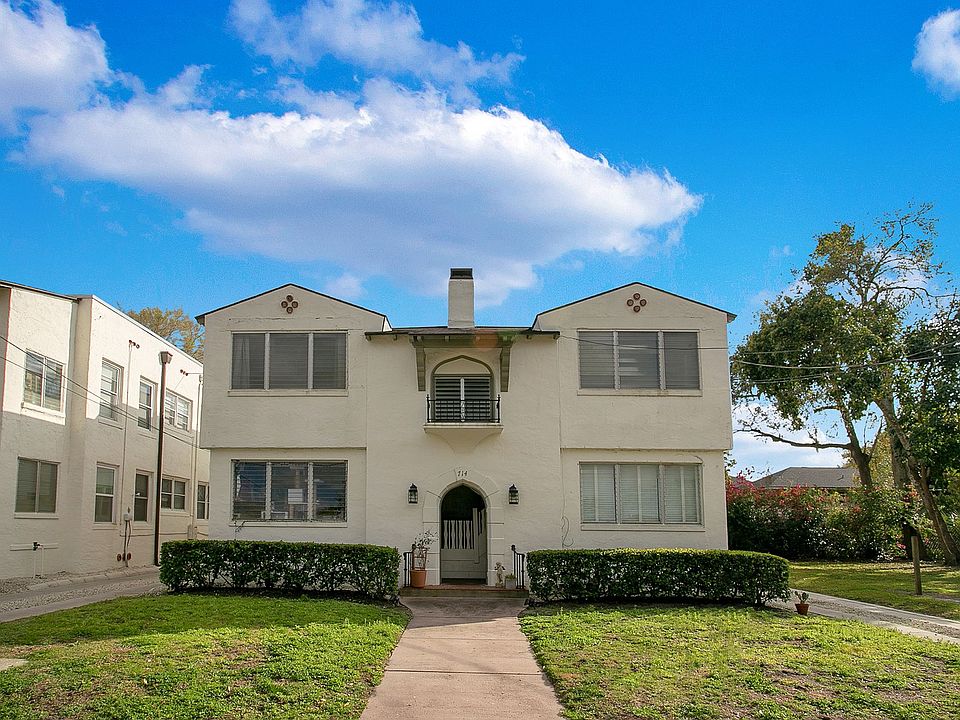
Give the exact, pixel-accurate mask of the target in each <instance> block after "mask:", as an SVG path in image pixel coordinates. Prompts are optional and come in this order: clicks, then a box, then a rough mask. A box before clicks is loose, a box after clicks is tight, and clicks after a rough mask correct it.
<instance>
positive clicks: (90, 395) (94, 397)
mask: <svg viewBox="0 0 960 720" xmlns="http://www.w3.org/2000/svg"><path fill="white" fill-rule="evenodd" d="M0 340H3V341H4V342H6V343H7V344H8V345H10V346H11V347H14V348H16V349H17V350H19V351H21V352H23V353H27V352H29V351H28V350H24V349H23V348H22V347H20V346H19V345H17V344H16V343H14V342H13V341H12V340H10V339H9V338H6V337H4V336H3V335H0ZM3 359H4V361H5V362H8V363H10V364H11V365H13V366H14V367H18V368H21V369H23V370H27V369H28V368H27V366H26V365H21V364H20V363H18V362H16V361H14V360H13V359H12V358H10V357H9V356H8V355H6V354H5V355H4V356H3ZM60 377H61V379H62V380H63V381H64V382H65V384H64V386H63V389H64V390H66V391H67V392H69V393H70V394H72V395H75V396H76V397H78V398H82V399H83V400H85V401H88V402H89V401H94V402H96V403H98V404H99V403H101V402H102V398H101V397H100V394H99V393H95V392H94V391H93V390H91V389H90V388H89V387H87V386H86V385H82V384H81V383H78V382H77V381H76V380H73V379H71V378H69V377H68V376H67V375H66V373H61V375H60ZM69 385H75V386H76V387H78V388H79V391H78V390H73V389H71V388H70V387H69ZM161 402H162V398H161ZM114 409H115V410H116V411H117V413H119V414H120V415H121V416H123V417H124V419H126V420H139V416H137V415H134V414H133V413H130V412H127V411H126V410H125V409H123V408H122V407H116V408H114ZM158 415H159V421H160V422H164V417H163V410H162V408H158ZM170 437H172V438H174V439H175V440H178V441H179V442H182V443H183V444H184V445H187V446H188V447H190V448H191V449H192V448H193V447H194V443H193V442H192V441H190V440H184V439H183V438H182V437H180V436H178V435H175V434H173V433H171V434H170Z"/></svg>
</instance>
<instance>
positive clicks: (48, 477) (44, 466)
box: [14, 458, 59, 513]
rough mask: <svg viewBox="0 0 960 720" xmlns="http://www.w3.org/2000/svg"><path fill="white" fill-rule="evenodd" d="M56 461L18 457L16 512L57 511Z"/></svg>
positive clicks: (57, 467)
mask: <svg viewBox="0 0 960 720" xmlns="http://www.w3.org/2000/svg"><path fill="white" fill-rule="evenodd" d="M58 469H59V466H58V465H57V464H56V463H49V462H43V461H42V460H27V459H25V458H20V459H19V462H18V465H17V500H16V503H15V504H14V511H15V512H18V513H54V512H56V511H57V472H58Z"/></svg>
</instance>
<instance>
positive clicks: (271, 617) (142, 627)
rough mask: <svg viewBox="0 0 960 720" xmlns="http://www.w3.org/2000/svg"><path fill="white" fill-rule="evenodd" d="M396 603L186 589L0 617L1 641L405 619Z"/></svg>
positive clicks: (399, 621)
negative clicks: (14, 617)
mask: <svg viewBox="0 0 960 720" xmlns="http://www.w3.org/2000/svg"><path fill="white" fill-rule="evenodd" d="M406 617H407V616H406V613H405V612H404V611H403V610H400V609H398V608H396V607H386V606H384V605H378V604H374V603H361V602H355V601H345V600H337V599H329V598H316V597H308V596H303V597H297V598H293V597H277V596H275V595H264V594H249V593H244V594H240V593H203V594H200V593H184V594H166V595H151V596H145V597H133V598H118V599H116V600H108V601H106V602H101V603H96V604H93V605H85V606H83V607H79V608H73V609H71V610H61V611H58V612H54V613H50V614H48V615H39V616H37V617H32V618H25V619H23V620H13V621H11V622H7V623H0V645H51V644H56V643H66V642H74V641H77V640H109V639H113V638H123V637H133V636H137V635H150V634H174V633H181V632H187V631H191V630H216V629H221V628H268V627H297V626H302V625H311V624H315V623H321V624H325V625H340V624H344V623H347V622H349V623H353V624H357V623H374V622H384V621H385V620H386V621H395V622H396V623H397V624H399V625H405V624H406Z"/></svg>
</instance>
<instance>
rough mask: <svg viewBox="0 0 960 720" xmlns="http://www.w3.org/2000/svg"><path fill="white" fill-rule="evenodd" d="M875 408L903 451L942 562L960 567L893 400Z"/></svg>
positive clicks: (957, 549) (957, 547) (958, 547)
mask: <svg viewBox="0 0 960 720" xmlns="http://www.w3.org/2000/svg"><path fill="white" fill-rule="evenodd" d="M877 407H878V408H880V412H882V413H883V418H884V420H886V422H887V427H888V428H890V430H891V431H892V432H894V433H896V436H897V441H898V443H899V446H900V450H902V451H903V456H904V458H906V463H907V469H908V470H909V473H910V477H911V478H912V479H913V482H914V485H916V488H917V491H918V492H919V493H920V500H921V501H922V502H923V509H924V510H925V511H926V513H927V517H928V518H929V519H930V522H931V523H932V524H933V529H934V531H936V533H937V539H939V540H940V546H941V548H942V549H943V556H944V561H945V562H946V564H947V565H960V544H958V543H957V539H956V538H955V537H953V534H952V533H951V532H950V527H949V526H948V525H947V522H946V520H944V519H943V514H942V513H941V512H940V507H939V506H938V505H937V499H936V498H935V497H934V496H933V492H931V490H930V483H929V482H928V478H927V473H926V470H925V469H924V468H923V467H921V465H920V463H919V462H917V459H916V458H915V457H914V456H913V453H912V452H911V447H910V438H909V437H907V434H906V432H904V430H903V427H902V426H901V425H900V419H899V418H898V417H897V414H896V411H895V409H894V405H893V400H892V399H890V398H882V399H880V400H877ZM891 447H892V445H891Z"/></svg>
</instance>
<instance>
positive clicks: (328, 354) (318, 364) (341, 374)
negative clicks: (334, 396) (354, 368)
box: [313, 333, 347, 390]
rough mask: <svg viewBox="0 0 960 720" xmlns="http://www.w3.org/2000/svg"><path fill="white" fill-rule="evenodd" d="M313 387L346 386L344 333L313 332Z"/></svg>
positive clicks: (326, 388)
mask: <svg viewBox="0 0 960 720" xmlns="http://www.w3.org/2000/svg"><path fill="white" fill-rule="evenodd" d="M313 387H314V388H315V389H323V390H337V389H345V388H346V387H347V335H346V333H314V334H313Z"/></svg>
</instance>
